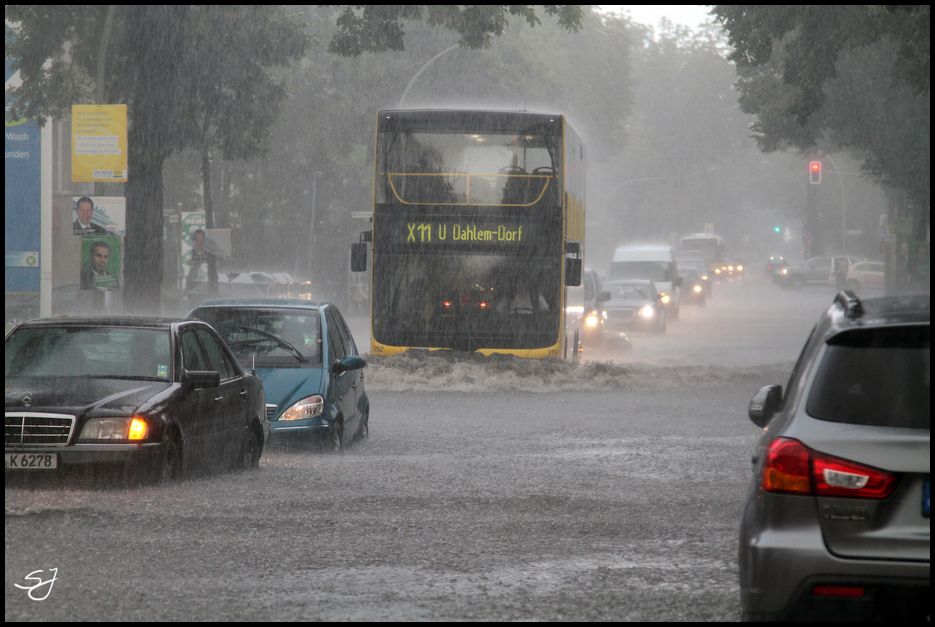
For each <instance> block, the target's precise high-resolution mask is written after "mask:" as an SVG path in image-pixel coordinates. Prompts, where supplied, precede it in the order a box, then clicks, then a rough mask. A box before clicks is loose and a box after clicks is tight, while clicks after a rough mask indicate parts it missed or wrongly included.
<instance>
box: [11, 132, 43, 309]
mask: <svg viewBox="0 0 935 627" xmlns="http://www.w3.org/2000/svg"><path fill="white" fill-rule="evenodd" d="M4 134H5V140H6V141H5V149H4V154H5V159H4V162H5V164H6V165H5V167H4V185H3V188H4V212H3V214H4V252H5V255H6V257H7V259H8V260H9V259H11V257H12V258H22V259H23V260H24V262H23V265H22V266H20V267H10V264H9V262H8V263H7V265H6V267H5V268H4V275H5V276H4V278H5V281H4V291H6V292H38V291H39V266H38V264H36V263H35V259H34V258H32V257H30V256H23V255H21V254H20V253H24V252H34V251H37V250H39V228H40V222H41V218H40V211H39V210H40V204H41V197H40V180H39V175H40V168H41V159H40V141H39V125H38V124H36V122H35V121H30V122H21V123H15V122H14V123H10V122H7V123H6V127H5V129H4ZM26 259H31V260H32V262H33V263H32V264H28V263H26V261H25V260H26Z"/></svg>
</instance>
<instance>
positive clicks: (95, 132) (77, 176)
mask: <svg viewBox="0 0 935 627" xmlns="http://www.w3.org/2000/svg"><path fill="white" fill-rule="evenodd" d="M71 120H72V122H71V146H72V155H71V180H72V181H75V182H76V183H77V182H91V183H125V182H126V181H127V105H72V107H71Z"/></svg>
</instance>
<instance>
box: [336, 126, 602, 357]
mask: <svg viewBox="0 0 935 627" xmlns="http://www.w3.org/2000/svg"><path fill="white" fill-rule="evenodd" d="M584 158H585V154H584V144H583V143H582V142H581V140H580V139H579V137H578V136H577V134H575V132H574V131H573V130H572V128H571V126H570V125H569V124H568V121H567V120H566V119H565V116H564V115H559V114H544V113H529V112H525V111H485V110H391V111H380V112H379V113H378V114H377V137H376V159H375V167H374V202H373V218H372V224H371V230H370V231H365V232H364V233H362V234H361V241H360V242H359V243H357V244H353V245H352V254H351V257H352V269H353V270H354V271H363V270H365V269H366V265H367V258H368V256H369V253H370V252H371V250H370V248H371V247H372V263H373V266H372V273H371V281H372V284H371V290H370V294H371V297H370V300H371V347H370V350H371V353H373V354H375V355H392V354H395V353H399V352H402V351H405V350H407V349H410V348H420V349H452V350H462V351H478V352H481V353H484V354H486V355H489V354H491V353H510V354H513V355H518V356H521V357H547V356H555V357H564V358H569V359H576V358H577V356H578V352H579V347H580V340H581V323H582V315H583V313H584V307H583V301H582V289H581V287H580V285H581V266H582V259H583V257H584V218H585V205H584V187H585V167H584Z"/></svg>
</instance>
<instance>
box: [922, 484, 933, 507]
mask: <svg viewBox="0 0 935 627" xmlns="http://www.w3.org/2000/svg"><path fill="white" fill-rule="evenodd" d="M931 483H932V482H931V480H929V479H926V480H925V484H924V485H923V486H922V515H923V516H931V515H932V514H931V512H932V488H931Z"/></svg>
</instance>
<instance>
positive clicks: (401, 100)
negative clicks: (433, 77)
mask: <svg viewBox="0 0 935 627" xmlns="http://www.w3.org/2000/svg"><path fill="white" fill-rule="evenodd" d="M458 46H459V44H455V45H453V46H451V47H450V48H445V49H444V50H442V51H441V52H439V53H438V54H436V55H435V56H434V57H432V58H431V59H429V60H428V63H426V64H425V65H423V66H422V67H421V68H419V71H418V72H416V74H415V76H413V77H412V80H410V81H409V84H408V85H406V89H405V90H404V91H403V95H402V96H400V97H399V104H398V105H396V106H397V107H398V108H400V109H401V108H402V107H403V101H404V100H405V99H406V95H407V94H408V93H409V88H410V87H412V84H413V83H415V82H416V79H417V78H419V76H420V75H421V74H422V72H424V71H425V68H427V67H428V66H430V65H432V63H433V62H434V61H435V59H437V58H438V57H440V56H442V55H443V54H445V53H447V52H451V51H452V50H454V49H455V48H457V47H458Z"/></svg>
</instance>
